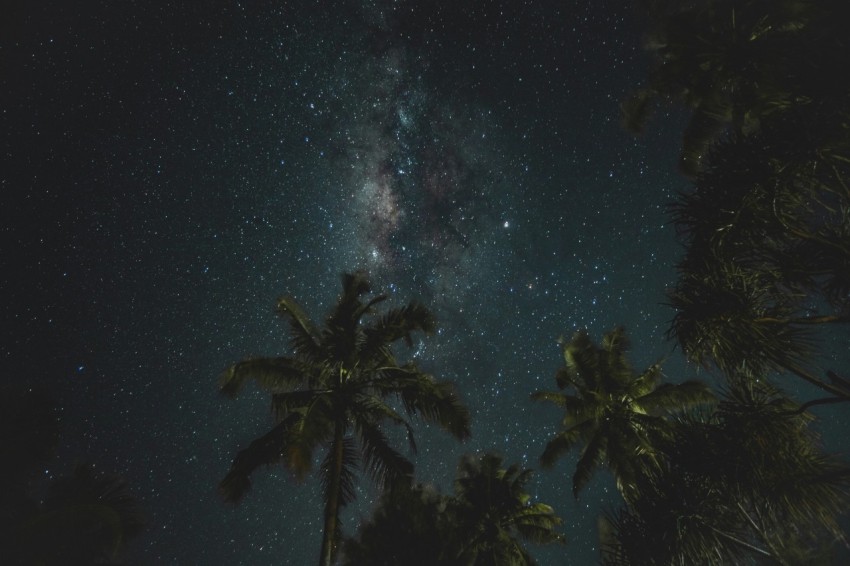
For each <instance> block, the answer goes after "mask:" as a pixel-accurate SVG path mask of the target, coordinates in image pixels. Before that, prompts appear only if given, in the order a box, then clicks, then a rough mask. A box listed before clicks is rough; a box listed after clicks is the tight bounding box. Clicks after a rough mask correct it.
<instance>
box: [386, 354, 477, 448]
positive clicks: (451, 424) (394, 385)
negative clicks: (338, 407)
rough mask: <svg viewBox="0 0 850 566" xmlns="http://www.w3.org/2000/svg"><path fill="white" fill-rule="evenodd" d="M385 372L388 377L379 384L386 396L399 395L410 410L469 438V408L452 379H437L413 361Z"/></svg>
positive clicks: (407, 409) (458, 434)
mask: <svg viewBox="0 0 850 566" xmlns="http://www.w3.org/2000/svg"><path fill="white" fill-rule="evenodd" d="M384 374H385V379H382V380H380V381H379V382H377V383H376V384H375V386H376V387H378V388H380V389H381V390H382V394H383V395H385V396H386V395H390V394H396V395H398V397H399V399H400V400H401V402H402V404H403V406H404V408H405V410H406V411H407V412H408V413H410V414H412V415H419V416H420V417H422V418H423V419H424V420H426V421H428V422H432V423H434V424H437V425H439V426H440V427H441V428H443V429H445V430H447V431H448V432H449V433H451V434H452V435H453V436H454V437H455V438H458V439H460V440H463V439H465V438H468V437H469V435H470V416H469V410H468V409H467V408H466V407H465V406H464V405H463V403H461V401H460V398H459V397H458V395H457V393H456V391H455V387H454V385H453V384H452V383H451V382H448V381H437V380H435V379H434V378H433V377H431V376H430V375H428V374H426V373H423V372H421V371H420V370H419V369H418V368H416V367H415V366H413V365H411V364H408V365H405V366H402V367H400V368H388V369H387V370H386V371H385V372H384Z"/></svg>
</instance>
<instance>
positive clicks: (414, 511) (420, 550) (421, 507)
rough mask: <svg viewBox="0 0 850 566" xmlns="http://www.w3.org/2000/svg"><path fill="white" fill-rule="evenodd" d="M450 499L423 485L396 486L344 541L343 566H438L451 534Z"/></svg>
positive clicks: (386, 493)
mask: <svg viewBox="0 0 850 566" xmlns="http://www.w3.org/2000/svg"><path fill="white" fill-rule="evenodd" d="M450 504H451V498H450V497H449V496H446V495H442V494H440V493H439V492H438V491H437V490H436V489H435V488H433V487H431V486H427V485H420V484H417V485H411V486H407V485H404V484H402V485H398V486H395V487H393V488H392V489H389V490H387V491H385V492H384V493H383V495H381V498H380V500H379V502H378V505H377V507H376V508H375V510H374V511H373V512H372V516H371V517H370V519H369V520H368V521H366V522H364V523H362V524H361V525H360V528H359V529H358V533H357V536H356V537H354V538H349V539H346V541H345V545H344V547H343V553H342V554H343V558H342V564H343V566H397V565H398V564H404V565H405V566H441V565H448V564H451V562H449V561H448V559H447V557H446V550H447V548H448V544H449V541H450V540H451V537H452V534H453V532H454V529H453V525H452V524H451V522H450V521H449V519H448V518H447V517H448V515H447V513H446V510H447V508H448V507H449V506H450Z"/></svg>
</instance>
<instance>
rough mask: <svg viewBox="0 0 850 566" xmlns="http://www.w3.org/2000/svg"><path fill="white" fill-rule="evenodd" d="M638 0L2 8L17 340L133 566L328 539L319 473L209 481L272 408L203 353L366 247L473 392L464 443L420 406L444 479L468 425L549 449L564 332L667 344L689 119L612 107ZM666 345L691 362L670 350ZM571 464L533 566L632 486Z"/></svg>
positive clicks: (362, 263) (558, 478) (274, 552)
mask: <svg viewBox="0 0 850 566" xmlns="http://www.w3.org/2000/svg"><path fill="white" fill-rule="evenodd" d="M624 5H625V3H623V4H622V5H621V4H620V3H617V2H608V1H606V2H599V1H580V0H576V1H573V2H566V3H565V2H554V1H553V2H545V1H544V2H534V3H530V4H528V5H526V4H523V3H520V2H513V1H504V2H472V3H465V2H463V3H461V2H458V3H451V2H437V1H434V2H430V1H424V2H384V1H374V2H346V1H343V2H339V3H333V6H331V5H330V3H328V5H327V6H325V5H324V4H313V5H312V6H306V5H305V6H301V5H297V4H296V3H286V2H284V3H281V2H263V1H260V2H251V3H234V2H223V1H222V2H219V1H212V2H209V3H204V4H203V6H200V5H199V6H198V7H193V6H191V5H186V4H185V3H182V4H181V3H171V2H159V3H155V4H151V3H121V5H120V6H117V5H116V6H112V5H110V4H109V3H68V4H62V5H59V4H57V5H56V6H47V5H42V3H32V4H27V5H26V7H24V5H23V4H21V7H20V8H17V9H15V10H13V11H12V12H11V14H12V15H11V16H8V18H3V19H8V20H9V21H10V22H12V24H11V25H10V26H8V27H9V31H8V33H6V34H5V35H3V36H0V47H2V53H3V57H2V59H3V65H4V69H3V72H2V73H0V94H2V99H0V101H2V108H0V131H2V132H3V136H4V145H3V152H2V155H3V160H4V161H3V164H2V165H3V166H2V168H0V199H2V202H0V214H3V215H4V222H3V226H4V228H3V230H2V232H0V234H1V235H2V238H3V252H4V253H3V255H2V256H0V266H2V268H3V270H4V273H6V277H5V278H4V280H3V281H2V282H0V285H2V286H0V291H2V292H3V296H4V297H5V300H4V301H3V304H2V306H0V308H2V312H0V315H2V320H4V321H6V326H5V327H4V328H3V335H2V338H3V340H2V344H3V354H2V355H3V361H4V367H5V368H6V372H7V376H16V377H19V378H20V379H23V380H26V382H27V383H31V384H34V385H39V384H40V385H42V386H44V387H45V388H46V389H48V390H49V391H51V392H52V393H53V394H55V395H56V397H57V404H58V405H59V406H60V409H61V415H62V422H61V426H62V435H63V436H62V441H61V443H60V449H59V455H58V457H57V460H56V462H54V463H53V464H51V465H50V466H48V467H47V468H46V469H45V471H44V477H45V478H48V479H49V478H51V477H56V476H59V475H62V474H64V473H66V472H67V469H68V467H69V466H70V463H71V462H74V461H77V460H81V459H87V460H91V461H94V462H96V464H97V466H98V467H99V468H102V469H106V470H110V471H113V472H116V473H120V474H122V475H123V476H124V477H126V478H127V480H128V481H129V483H130V485H131V486H132V487H133V489H134V491H135V493H137V494H138V495H139V498H140V500H141V503H142V506H143V507H144V508H145V509H146V511H147V513H148V516H149V528H148V529H147V531H146V532H145V534H144V535H142V537H141V538H140V539H139V540H138V541H135V542H134V545H133V546H131V548H130V555H129V557H128V558H129V562H130V563H141V564H161V563H169V564H171V563H173V564H210V565H216V564H221V565H233V564H245V565H254V564H280V563H285V564H305V563H311V562H312V561H314V560H315V558H316V556H317V554H318V548H319V541H320V538H321V535H320V529H321V503H320V496H319V484H318V481H316V480H315V478H312V479H310V480H309V481H307V482H306V483H305V484H302V485H298V484H296V483H295V482H294V481H293V478H292V477H290V475H289V474H288V473H286V472H284V471H281V470H277V469H272V470H268V471H267V473H265V472H263V473H258V474H257V481H256V483H255V486H254V489H253V490H252V492H251V493H250V494H249V496H248V497H247V498H246V500H245V502H244V503H243V504H242V505H240V506H239V507H237V508H231V507H228V506H225V505H224V504H223V503H222V502H221V500H220V498H219V497H218V495H217V493H216V485H217V483H218V481H219V480H220V479H221V478H222V477H223V475H224V474H225V473H226V471H227V469H228V466H229V465H230V462H231V460H232V458H233V456H234V455H235V453H236V452H237V451H238V450H239V449H241V448H244V447H245V446H246V445H247V443H249V442H250V441H251V440H252V439H254V438H256V437H257V436H259V435H260V434H262V433H264V432H265V431H266V430H267V428H268V427H269V425H270V423H271V421H270V415H269V411H268V404H267V399H266V398H264V397H263V396H262V395H261V394H260V393H258V392H256V391H254V390H249V391H248V392H247V393H246V394H245V395H244V396H243V397H242V398H240V399H239V400H237V401H235V402H231V401H229V400H226V399H222V398H221V397H220V396H219V395H218V394H217V392H216V377H217V376H218V374H219V373H220V372H221V371H222V369H224V368H225V367H227V365H228V364H231V363H233V362H234V361H237V360H239V359H241V358H243V357H246V356H257V355H265V356H268V355H271V356H274V355H285V354H286V353H287V350H286V341H285V327H284V326H283V325H282V324H280V322H279V321H278V320H276V318H275V316H274V312H273V305H274V301H275V299H276V298H277V297H278V296H280V295H282V294H285V293H286V294H292V295H293V296H294V297H295V298H296V299H297V300H298V301H299V302H301V303H302V304H303V306H304V307H305V309H306V310H307V311H308V312H309V313H311V314H312V315H313V316H314V317H315V318H316V319H319V320H321V318H322V317H323V316H324V314H325V313H326V311H327V309H328V308H329V306H330V304H332V302H333V301H334V300H335V297H336V295H337V293H338V289H339V274H340V273H342V272H344V271H351V270H354V269H366V270H368V271H369V272H370V275H371V277H372V279H373V282H374V284H375V288H376V290H378V291H382V292H387V293H389V294H390V302H391V303H393V304H403V303H405V302H407V301H408V300H414V299H415V300H420V301H422V302H424V303H425V304H426V305H428V306H429V307H431V308H432V309H433V310H434V311H435V313H436V316H437V321H438V329H437V332H436V333H435V334H434V335H433V336H428V337H425V336H418V337H417V338H416V342H415V345H414V349H413V350H411V351H400V352H399V354H400V356H402V355H409V356H411V357H414V358H415V359H416V360H417V361H419V362H420V363H421V365H422V367H423V368H424V369H426V370H427V371H429V372H432V373H434V374H435V375H437V376H439V377H441V378H447V379H451V380H453V381H455V382H456V384H457V386H458V389H459V391H460V393H461V395H462V396H463V399H464V400H465V402H466V403H467V404H468V405H469V406H470V409H471V412H472V415H473V425H472V426H473V438H472V439H471V440H470V441H469V442H467V443H466V444H464V445H459V444H457V443H454V442H452V441H450V440H449V439H448V438H447V436H446V435H444V434H441V433H440V432H438V431H435V430H431V429H428V428H427V427H417V439H418V441H419V442H418V444H419V446H420V451H419V454H418V455H417V456H416V458H415V462H416V475H417V479H418V480H420V481H424V482H431V483H435V484H437V485H438V486H441V487H442V488H443V489H446V488H447V487H448V484H449V482H450V481H451V479H452V478H453V476H454V472H455V467H456V464H457V460H458V457H459V456H460V455H461V454H463V453H464V452H468V451H474V450H495V451H497V452H501V453H502V454H503V455H504V456H505V460H506V461H507V462H509V463H514V462H516V463H519V464H521V465H525V466H529V467H533V468H538V467H539V466H538V465H537V459H538V457H539V454H540V453H541V451H542V449H543V446H544V445H545V442H546V440H547V439H548V438H549V436H550V435H551V434H552V433H553V431H554V430H555V427H556V425H557V422H558V414H557V411H554V410H552V409H551V408H548V407H542V406H536V405H532V404H531V402H530V401H529V394H530V393H531V392H532V391H534V390H537V389H549V388H551V387H552V386H553V379H552V376H553V373H554V371H555V369H556V367H557V366H558V364H559V361H560V352H559V349H558V346H557V343H556V340H557V338H558V336H560V335H562V334H569V333H571V332H572V331H574V330H575V329H577V328H579V327H587V328H588V329H589V332H590V334H591V335H592V336H595V337H597V338H598V337H600V336H601V335H602V333H603V332H605V331H608V330H610V329H611V328H612V327H613V326H614V325H615V324H624V325H625V326H626V327H627V329H628V330H629V333H630V335H631V336H632V339H633V342H634V343H635V344H636V345H637V347H636V348H635V352H634V356H633V361H634V363H635V365H636V366H643V365H648V364H650V363H653V362H655V361H656V360H658V359H659V358H661V357H663V356H665V355H667V354H669V353H670V352H671V350H672V346H671V344H669V343H668V342H666V341H665V339H664V330H665V328H666V325H667V321H668V320H669V318H670V312H669V311H668V310H667V309H666V308H665V307H664V306H663V304H662V303H663V301H664V290H665V288H666V287H668V286H669V285H671V284H672V282H673V281H674V279H675V273H674V270H673V267H672V266H673V265H674V262H675V261H676V259H677V256H678V254H679V248H678V246H677V245H676V243H675V238H674V234H673V233H672V230H671V228H670V226H669V225H668V224H667V220H668V219H667V216H666V214H665V207H666V206H667V204H668V203H669V202H670V200H671V198H672V196H673V195H674V194H675V192H676V191H678V190H682V189H683V188H685V186H686V183H685V182H684V180H683V179H681V178H679V177H678V176H677V174H676V173H675V161H676V155H677V146H678V140H679V132H680V131H681V128H680V126H681V124H680V122H681V119H680V117H679V116H677V115H675V114H672V115H669V116H665V117H662V119H660V120H658V122H659V125H658V126H656V129H655V130H651V131H650V132H648V133H647V135H646V137H644V138H641V139H634V138H632V137H631V136H629V135H627V134H625V133H624V132H622V131H621V129H620V127H619V124H618V119H617V116H618V103H619V101H620V100H621V99H622V98H623V96H624V95H625V94H626V93H627V92H628V91H630V90H631V89H632V88H633V87H634V86H635V85H636V84H638V83H639V82H640V81H641V80H642V78H643V67H642V63H641V61H642V59H641V57H640V51H639V45H640V38H639V31H638V26H637V24H636V14H635V13H634V12H633V11H632V10H631V9H628V8H624V7H623V6H624ZM4 38H8V39H4ZM5 66H8V68H6V67H5ZM9 250H12V252H13V253H9ZM666 367H667V372H668V374H669V375H671V377H673V378H674V379H677V378H679V376H680V375H681V377H682V378H690V377H693V373H692V370H690V369H686V368H685V365H684V364H683V363H682V361H681V359H679V358H678V357H677V355H676V354H674V355H673V356H672V357H671V358H670V360H669V361H668V363H667V366H666ZM573 464H574V461H573V460H571V459H570V458H565V459H564V460H563V461H562V462H561V463H559V465H558V466H556V467H555V469H553V470H550V471H545V472H539V473H538V474H537V475H536V476H535V481H534V484H533V485H532V486H531V489H532V491H533V492H534V494H535V495H536V496H538V497H539V498H540V499H541V500H542V501H545V502H547V503H551V504H552V505H553V506H554V507H555V509H556V511H557V512H558V513H559V514H560V515H562V516H563V517H564V518H565V530H566V535H567V537H568V539H569V540H570V542H569V544H568V546H567V547H565V548H555V549H549V548H545V549H534V550H533V552H534V553H535V556H538V557H539V559H540V563H541V564H544V565H545V564H577V565H581V564H590V563H595V561H596V560H597V558H598V552H597V550H596V546H597V543H596V518H597V516H598V514H599V512H600V510H602V509H604V508H609V507H611V506H612V505H615V504H616V503H617V497H616V495H615V494H614V492H613V490H612V483H611V480H610V478H609V477H608V476H607V475H605V474H600V475H599V477H598V478H597V479H595V480H594V481H593V482H592V483H591V484H590V485H589V486H588V489H587V490H586V491H585V492H583V493H582V497H581V499H580V500H579V501H578V502H576V501H575V500H574V499H573V497H572V495H571V493H570V489H569V477H570V474H571V470H570V467H571V466H572V465H573ZM368 485H369V484H368V481H364V482H362V485H361V487H360V488H359V491H358V496H359V498H358V502H357V503H356V504H355V505H352V506H351V507H350V508H349V509H348V510H347V512H346V514H345V523H344V527H345V530H346V532H347V533H349V534H351V533H354V532H356V528H357V525H358V523H359V522H360V521H361V519H363V518H364V517H366V516H368V513H369V511H370V509H371V504H372V502H373V501H374V498H375V494H374V491H373V490H372V489H371V488H369V487H368Z"/></svg>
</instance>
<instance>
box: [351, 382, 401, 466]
mask: <svg viewBox="0 0 850 566" xmlns="http://www.w3.org/2000/svg"><path fill="white" fill-rule="evenodd" d="M349 410H350V412H351V414H352V416H353V418H354V421H355V422H361V421H363V422H369V423H379V422H381V421H384V420H389V421H390V422H392V423H393V424H394V425H396V426H402V427H404V429H405V432H406V433H407V445H408V448H409V449H410V451H411V453H413V454H416V438H415V437H414V435H413V427H412V426H411V424H410V423H409V422H408V421H407V419H405V418H404V417H402V416H401V415H400V414H399V413H398V411H396V410H395V409H393V408H392V407H390V406H389V405H387V404H386V403H384V402H383V400H381V399H379V398H377V397H374V396H371V395H358V396H357V397H356V398H355V401H354V403H353V404H352V407H350V409H349Z"/></svg>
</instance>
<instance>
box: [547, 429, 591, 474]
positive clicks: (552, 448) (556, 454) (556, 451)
mask: <svg viewBox="0 0 850 566" xmlns="http://www.w3.org/2000/svg"><path fill="white" fill-rule="evenodd" d="M593 426H594V424H593V422H592V421H584V422H582V423H579V424H577V425H576V426H574V427H572V428H569V429H567V430H564V431H561V432H559V433H558V434H557V435H556V436H555V438H553V439H552V440H550V441H549V442H547V443H546V448H544V450H543V454H541V456H540V465H541V466H543V467H544V468H551V467H552V466H554V465H555V463H556V462H557V461H558V459H559V458H560V457H561V456H563V455H564V454H566V453H567V452H569V451H570V450H571V449H572V448H573V446H575V445H576V444H577V443H578V442H579V441H580V440H581V439H582V438H584V435H585V434H587V433H588V432H589V431H591V430H593Z"/></svg>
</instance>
